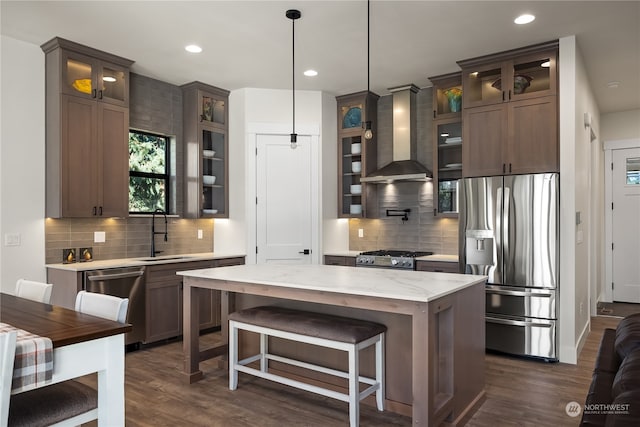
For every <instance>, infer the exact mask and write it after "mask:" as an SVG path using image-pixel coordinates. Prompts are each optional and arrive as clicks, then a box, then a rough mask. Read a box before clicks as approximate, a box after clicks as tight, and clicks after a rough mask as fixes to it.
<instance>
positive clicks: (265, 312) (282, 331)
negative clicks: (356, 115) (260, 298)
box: [229, 306, 387, 427]
mask: <svg viewBox="0 0 640 427" xmlns="http://www.w3.org/2000/svg"><path fill="white" fill-rule="evenodd" d="M239 330H246V331H251V332H255V333H258V334H260V353H259V354H256V355H254V356H250V357H247V358H245V359H243V360H240V361H239V360H238V331H239ZM386 330H387V328H386V326H384V325H380V324H378V323H373V322H368V321H364V320H357V319H350V318H346V317H339V316H332V315H327V314H322V313H311V312H307V311H300V310H292V309H287V308H282V307H272V306H265V307H255V308H250V309H246V310H242V311H237V312H234V313H231V314H230V315H229V388H230V389H231V390H235V389H236V388H237V386H238V372H245V373H247V374H251V375H255V376H258V377H261V378H266V379H268V380H271V381H275V382H278V383H281V384H286V385H289V386H292V387H296V388H299V389H302V390H307V391H311V392H313V393H318V394H321V395H323V396H327V397H331V398H334V399H338V400H342V401H344V402H349V423H350V425H351V426H352V427H355V426H357V425H358V423H359V418H360V401H361V400H362V399H364V398H365V397H367V396H369V395H370V394H372V393H374V392H375V393H376V405H377V407H378V410H380V411H383V410H384V333H385V331H386ZM269 336H272V337H279V338H284V339H287V340H292V341H297V342H303V343H307V344H313V345H317V346H322V347H328V348H333V349H338V350H343V351H346V352H347V353H348V356H349V370H348V372H344V371H339V370H335V369H331V368H327V367H324V366H320V365H315V364H311V363H306V362H303V361H299V360H294V359H290V358H286V357H282V356H278V355H275V354H270V353H269V349H268V347H269V346H268V340H269ZM374 344H375V346H376V347H375V358H376V368H375V371H376V377H375V378H369V377H364V376H360V373H359V367H358V364H359V360H358V356H359V351H360V350H361V349H363V348H367V347H369V346H371V345H374ZM258 360H259V361H260V369H256V368H253V367H251V366H248V365H249V364H250V363H253V362H256V361H258ZM269 360H274V361H277V362H281V363H286V364H289V365H294V366H298V367H302V368H305V369H310V370H314V371H318V372H323V373H325V374H330V375H335V376H337V377H340V378H347V379H348V380H349V393H348V394H345V393H340V392H337V391H334V390H330V389H327V388H323V387H319V386H316V385H312V384H307V383H304V382H301V381H297V380H294V379H291V378H287V377H283V376H281V375H276V374H273V373H271V372H269ZM360 382H362V383H365V384H369V387H367V388H366V389H364V390H363V391H359V390H360V384H359V383H360Z"/></svg>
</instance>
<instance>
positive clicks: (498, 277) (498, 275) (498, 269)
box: [494, 187, 504, 284]
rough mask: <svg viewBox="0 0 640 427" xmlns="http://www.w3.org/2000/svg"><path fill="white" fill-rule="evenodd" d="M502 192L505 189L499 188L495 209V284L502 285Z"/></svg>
mask: <svg viewBox="0 0 640 427" xmlns="http://www.w3.org/2000/svg"><path fill="white" fill-rule="evenodd" d="M502 190H503V187H498V188H497V189H496V200H495V202H496V207H495V209H496V210H495V216H496V236H495V247H496V260H495V264H494V265H495V276H494V280H495V281H496V282H495V283H498V284H501V283H503V282H502V275H503V263H502V257H503V256H504V249H503V248H502V244H503V239H502Z"/></svg>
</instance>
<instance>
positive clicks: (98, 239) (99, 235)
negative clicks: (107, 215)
mask: <svg viewBox="0 0 640 427" xmlns="http://www.w3.org/2000/svg"><path fill="white" fill-rule="evenodd" d="M106 241H107V233H105V232H104V231H94V232H93V242H94V243H104V242H106Z"/></svg>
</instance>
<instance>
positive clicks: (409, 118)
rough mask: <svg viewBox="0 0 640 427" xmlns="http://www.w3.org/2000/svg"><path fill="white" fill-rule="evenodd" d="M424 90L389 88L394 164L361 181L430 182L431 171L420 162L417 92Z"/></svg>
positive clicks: (375, 182)
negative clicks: (391, 109)
mask: <svg viewBox="0 0 640 427" xmlns="http://www.w3.org/2000/svg"><path fill="white" fill-rule="evenodd" d="M419 90H420V89H419V88H418V87H417V86H415V85H413V84H409V85H405V86H400V87H395V88H391V89H389V91H390V92H391V93H392V95H393V161H392V162H391V163H388V164H387V165H385V166H383V167H381V168H380V169H378V170H377V171H375V172H373V173H371V174H369V175H368V176H366V177H364V178H362V179H360V181H361V182H368V183H372V184H387V183H391V182H394V181H429V180H431V178H432V177H433V174H432V173H431V171H430V170H429V169H428V168H427V167H425V166H424V165H423V164H421V163H420V162H418V161H417V160H416V157H417V153H418V142H417V130H416V119H417V116H416V93H418V91H419Z"/></svg>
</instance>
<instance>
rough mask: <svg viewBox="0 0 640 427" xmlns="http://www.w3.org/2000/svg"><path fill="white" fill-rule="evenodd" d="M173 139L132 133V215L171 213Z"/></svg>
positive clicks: (130, 201) (130, 139)
mask: <svg viewBox="0 0 640 427" xmlns="http://www.w3.org/2000/svg"><path fill="white" fill-rule="evenodd" d="M168 151H169V138H167V137H165V136H161V135H153V134H149V133H145V132H137V131H131V132H129V212H132V213H151V212H153V211H155V210H156V209H162V210H163V211H165V212H167V198H168V191H167V189H168V182H169V174H168V170H169V167H168V158H169V156H168Z"/></svg>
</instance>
